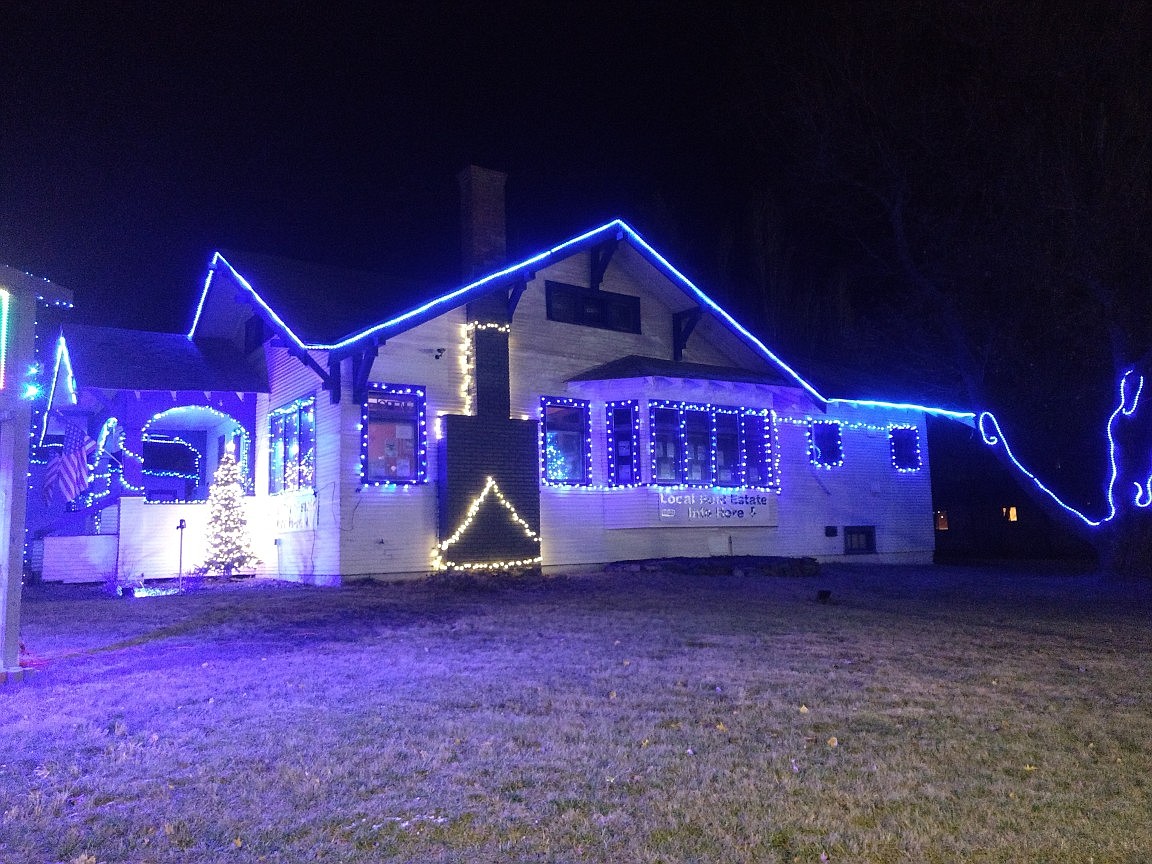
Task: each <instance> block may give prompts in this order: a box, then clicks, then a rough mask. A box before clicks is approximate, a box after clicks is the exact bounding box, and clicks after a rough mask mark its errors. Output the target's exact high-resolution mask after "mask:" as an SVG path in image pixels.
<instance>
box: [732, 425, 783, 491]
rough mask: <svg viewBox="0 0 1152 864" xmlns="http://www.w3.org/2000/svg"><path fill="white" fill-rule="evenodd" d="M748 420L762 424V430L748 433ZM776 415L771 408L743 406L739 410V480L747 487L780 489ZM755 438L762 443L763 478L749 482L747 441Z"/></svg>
mask: <svg viewBox="0 0 1152 864" xmlns="http://www.w3.org/2000/svg"><path fill="white" fill-rule="evenodd" d="M749 421H756V422H759V423H761V424H762V430H761V431H760V432H759V433H756V431H755V430H753V434H752V435H749V429H748V426H749ZM776 429H777V424H776V417H775V415H774V414H773V413H772V411H771V410H768V409H760V410H757V409H755V408H745V409H743V410H742V411H741V412H740V460H741V461H740V482H741V484H742V485H743V486H745V487H747V488H749V489H769V490H772V491H775V492H779V491H780V446H779V443H778V442H777V439H776ZM751 438H756V439H757V440H759V441H761V442H762V444H763V453H764V461H763V466H764V472H763V473H764V479H763V480H762V481H761V482H751V481H749V479H748V466H749V464H750V460H749V458H748V441H749V440H750V439H751Z"/></svg>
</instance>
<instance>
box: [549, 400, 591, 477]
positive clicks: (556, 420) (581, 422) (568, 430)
mask: <svg viewBox="0 0 1152 864" xmlns="http://www.w3.org/2000/svg"><path fill="white" fill-rule="evenodd" d="M540 476H541V478H542V479H543V481H544V483H545V484H554V485H561V486H587V485H588V482H589V480H590V479H591V476H592V425H591V417H590V413H589V403H588V402H587V401H585V400H583V399H568V398H565V397H560V396H545V397H543V398H542V399H541V400H540Z"/></svg>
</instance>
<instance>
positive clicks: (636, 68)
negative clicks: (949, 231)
mask: <svg viewBox="0 0 1152 864" xmlns="http://www.w3.org/2000/svg"><path fill="white" fill-rule="evenodd" d="M189 5H200V4H189ZM489 5H491V6H492V9H488V8H486V7H488V6H489ZM69 6H71V7H76V8H71V9H69ZM80 7H83V10H82V11H77V10H79V9H80ZM101 7H103V8H101ZM112 8H115V9H116V10H117V11H116V12H114V13H113V12H110V11H109V10H110V9H112ZM225 8H226V11H224V10H225ZM62 9H68V11H59V10H62ZM0 17H2V19H3V27H4V31H5V34H6V38H5V42H6V45H7V48H6V51H5V56H4V57H3V59H2V61H0V62H2V63H3V68H4V80H3V85H2V86H3V104H4V106H5V107H4V111H3V116H2V119H0V123H2V124H3V136H2V139H0V140H2V143H0V148H2V149H0V183H2V188H0V260H3V261H5V262H6V263H9V264H10V265H12V266H15V267H19V268H21V269H25V270H28V271H31V272H33V273H35V274H37V275H41V276H46V277H48V278H51V279H52V280H53V281H55V282H57V283H59V284H61V285H63V286H65V287H68V288H71V289H73V290H74V291H75V292H76V295H77V306H78V310H79V313H80V314H81V315H83V316H84V317H85V318H91V319H98V320H100V321H102V322H107V323H116V324H122V325H127V326H144V327H149V328H173V329H180V328H182V327H184V326H185V325H186V323H187V318H188V316H189V315H190V313H191V309H190V306H189V304H190V303H191V298H192V296H193V294H194V292H195V291H196V289H197V287H198V285H199V282H200V280H201V278H202V273H203V270H204V266H205V263H206V261H207V258H208V256H209V254H210V252H211V251H212V250H213V249H215V248H220V247H223V248H238V249H244V250H248V251H256V252H265V253H272V254H278V255H283V256H286V257H292V258H298V259H302V260H308V261H315V262H320V263H332V264H340V265H343V266H351V267H355V268H367V269H371V270H379V271H381V272H384V273H388V274H390V275H392V276H393V277H395V279H396V281H397V282H398V283H400V284H405V283H407V282H409V281H410V280H417V281H419V282H422V283H426V284H428V286H429V287H430V288H435V287H438V286H440V285H441V284H443V285H445V286H447V285H448V284H450V283H451V282H452V281H453V280H454V279H455V278H456V276H457V273H458V269H459V240H458V206H459V205H458V196H457V188H456V179H455V177H456V174H457V172H458V171H459V170H460V169H461V168H462V167H463V166H464V165H466V164H468V163H470V162H472V163H476V164H481V165H485V166H489V167H494V168H498V169H501V170H504V171H506V172H508V173H509V175H510V181H509V186H508V197H509V203H508V209H509V217H510V223H511V224H510V238H509V239H510V245H511V247H512V249H511V251H512V252H513V253H521V252H530V251H534V250H535V248H537V247H538V246H539V245H541V244H546V243H551V242H554V241H556V240H559V239H563V238H564V237H566V236H568V235H570V234H572V233H574V232H576V231H579V230H582V229H584V228H586V227H591V226H592V225H594V224H599V222H600V221H601V220H604V219H608V218H613V217H616V216H620V217H622V218H625V219H626V220H628V221H629V222H631V223H632V224H634V226H635V227H636V228H637V229H638V230H640V231H641V232H642V233H646V234H651V235H652V236H651V238H650V239H652V240H653V242H656V243H657V244H658V245H662V247H664V248H667V251H668V252H669V253H670V254H671V255H672V257H673V258H674V259H681V260H682V259H683V258H684V256H685V255H689V254H691V250H689V249H687V248H683V247H686V246H696V245H702V244H703V243H704V242H707V241H704V240H703V239H701V240H700V241H693V243H692V244H688V243H682V242H681V237H682V236H693V234H694V227H695V226H699V225H705V224H709V223H716V222H717V220H718V218H719V215H718V214H721V213H722V211H723V210H724V209H725V208H730V207H733V206H736V205H735V204H734V203H733V199H732V194H733V189H734V187H735V186H736V185H737V183H736V182H735V181H736V179H737V177H738V173H739V172H736V171H733V170H732V163H733V161H734V159H735V156H736V151H737V150H738V149H739V142H738V140H737V139H738V137H739V136H738V135H737V134H736V130H734V129H733V128H732V127H733V124H734V122H736V118H734V117H733V115H732V113H731V110H732V109H733V108H734V107H735V106H734V105H732V104H730V103H728V102H726V100H725V94H726V92H727V91H729V90H730V89H731V88H733V87H736V86H738V82H737V81H736V80H735V77H736V76H734V75H730V74H729V70H728V69H726V61H725V55H726V52H727V49H726V47H725V43H726V42H727V40H728V38H729V35H730V34H731V32H732V31H733V29H734V27H735V26H736V24H737V23H738V22H737V21H736V19H735V18H734V17H732V15H728V16H723V15H722V16H719V17H717V18H715V19H709V18H707V17H702V16H700V15H698V14H696V13H694V12H690V11H680V12H677V11H676V9H675V8H669V7H668V6H667V5H665V4H628V3H624V4H602V5H601V4H595V3H592V4H573V5H571V6H568V5H567V4H564V5H560V6H558V7H557V8H551V6H550V4H508V3H496V4H446V5H440V4H436V3H426V2H419V3H385V4H375V3H372V4H363V5H357V4H347V3H324V4H320V3H292V2H287V3H278V4H260V3H257V4H238V5H236V6H232V5H230V6H228V7H221V8H220V10H219V11H217V12H214V13H204V12H202V11H196V12H195V13H192V12H187V11H172V10H171V9H170V8H169V6H168V4H155V3H138V4H134V3H131V2H129V3H116V4H100V3H96V4H79V3H76V4H53V3H19V4H6V8H5V10H4V12H3V13H0ZM710 26H711V27H713V28H714V29H715V30H717V31H719V32H717V33H714V34H713V33H710V32H709V27H710ZM677 234H679V235H680V236H677ZM670 246H671V247H672V248H668V247H670ZM677 247H679V248H677ZM678 253H679V254H678Z"/></svg>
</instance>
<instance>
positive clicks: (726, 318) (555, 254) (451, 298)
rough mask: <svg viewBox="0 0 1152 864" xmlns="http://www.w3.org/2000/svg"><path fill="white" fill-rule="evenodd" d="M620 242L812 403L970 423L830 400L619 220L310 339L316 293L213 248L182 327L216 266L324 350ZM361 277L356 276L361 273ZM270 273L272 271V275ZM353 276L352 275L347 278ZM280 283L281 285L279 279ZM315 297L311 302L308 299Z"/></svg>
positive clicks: (289, 329) (318, 308)
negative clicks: (283, 296)
mask: <svg viewBox="0 0 1152 864" xmlns="http://www.w3.org/2000/svg"><path fill="white" fill-rule="evenodd" d="M612 239H615V240H623V241H627V242H628V243H629V244H630V245H631V246H632V247H633V248H634V249H636V250H637V251H638V252H639V253H640V254H642V255H643V256H644V257H645V258H647V259H648V261H649V262H650V263H651V264H652V265H653V266H654V267H655V269H656V270H657V271H659V272H660V273H662V274H663V275H664V276H666V277H667V278H668V279H669V280H670V281H671V282H672V283H673V284H675V285H676V286H677V287H679V288H680V290H682V291H683V292H684V293H685V294H686V295H687V296H688V297H689V298H690V299H691V300H692V301H694V302H695V303H696V304H697V305H698V306H699V307H700V308H701V309H702V310H704V311H705V312H706V313H707V314H709V315H711V316H713V317H714V318H715V319H717V320H718V321H719V322H721V323H722V324H723V325H724V326H725V327H727V328H728V329H729V330H730V331H731V332H732V333H734V334H736V335H737V336H738V337H739V338H740V339H741V340H742V341H744V343H745V344H747V345H748V346H749V347H750V348H752V349H753V350H754V351H755V352H756V353H758V354H759V355H760V356H762V357H763V358H764V359H765V360H767V361H768V363H769V364H770V365H771V366H772V367H773V368H775V369H776V370H777V372H778V373H779V375H780V378H781V381H782V382H784V383H786V384H787V385H788V386H794V387H799V388H800V389H802V390H804V391H805V392H806V393H807V394H808V395H809V396H810V397H811V398H812V399H814V400H815V401H816V402H817V403H818V404H821V405H828V404H830V403H834V402H838V403H846V404H851V405H857V406H861V407H878V408H895V409H908V410H915V411H925V412H928V413H934V414H940V415H943V416H948V417H952V418H954V419H957V420H962V421H964V422H968V423H971V422H973V419H974V415H973V414H971V413H969V412H960V411H952V410H948V409H942V408H931V407H927V406H922V405H911V404H904V403H892V402H884V401H875V400H843V399H829V398H828V397H826V396H824V395H823V394H822V393H820V392H819V391H818V390H817V389H816V388H815V387H814V386H813V385H812V384H811V383H810V382H809V381H807V380H806V379H805V378H804V377H802V376H801V375H800V373H799V372H797V371H796V370H795V369H793V368H792V367H791V366H790V365H788V364H787V363H786V362H785V361H784V360H783V359H782V358H780V357H779V356H778V355H776V354H775V353H774V352H773V351H772V350H771V349H770V348H768V346H767V345H765V344H764V343H763V342H761V341H760V340H759V339H758V338H757V337H756V336H755V335H753V334H752V333H751V332H750V331H749V330H748V329H747V328H745V327H744V326H743V325H741V324H740V323H739V322H738V321H737V320H736V319H735V318H733V317H732V316H731V315H729V314H728V312H727V311H725V310H724V309H723V308H721V307H720V306H719V305H718V304H717V303H716V302H715V301H714V300H713V299H712V298H711V297H709V296H708V295H707V294H705V293H704V292H703V291H702V290H701V289H700V288H698V287H697V286H696V285H695V284H694V283H693V282H692V281H691V280H690V279H689V278H688V277H687V276H685V275H684V274H683V273H681V272H680V271H679V270H677V269H676V268H675V267H674V266H673V265H672V264H671V263H670V262H669V261H668V260H667V259H666V258H665V257H664V256H663V255H661V254H660V253H659V252H657V251H656V250H655V249H654V248H652V247H651V246H650V245H648V243H647V242H646V241H645V240H644V238H642V237H641V236H640V235H639V234H637V233H636V232H635V231H634V230H632V228H631V227H629V226H628V225H627V224H626V223H625V222H623V221H621V220H619V219H614V220H613V221H611V222H607V223H605V224H603V225H601V226H599V227H598V228H593V229H592V230H590V231H586V232H584V233H583V234H579V235H577V236H575V237H572V238H570V239H568V240H565V241H564V242H563V243H560V244H558V245H556V246H553V247H552V248H550V249H546V250H544V251H542V252H539V253H537V254H535V255H531V256H529V257H527V258H524V259H522V260H520V261H516V262H514V263H512V264H509V265H508V266H506V267H503V268H501V269H499V270H496V271H495V272H492V273H489V274H487V275H486V276H483V277H481V278H479V279H476V280H475V281H473V282H469V283H467V284H465V285H461V286H459V287H457V288H455V289H453V290H451V291H448V292H446V293H443V294H440V295H438V296H435V297H432V298H431V299H429V300H427V301H425V302H422V303H418V304H415V305H411V306H409V307H407V308H406V309H405V310H404V311H402V312H399V313H397V314H392V315H382V316H381V317H379V318H376V319H373V318H371V317H369V315H367V314H365V319H366V320H368V321H373V320H375V323H370V324H368V325H367V326H363V327H361V328H360V329H354V328H353V329H349V330H347V331H345V334H344V335H343V336H341V337H337V338H323V339H316V338H311V337H310V334H311V333H313V332H318V331H314V330H313V326H312V324H311V323H305V322H311V321H312V319H313V318H315V317H316V316H321V317H323V316H324V315H325V314H326V313H325V312H324V310H323V306H324V303H323V297H314V294H315V291H314V290H313V291H306V292H304V294H303V295H302V296H305V297H308V298H309V302H306V303H304V304H300V303H299V301H298V300H294V301H288V302H286V303H285V305H276V304H277V302H278V301H276V300H275V299H274V297H275V296H278V295H279V293H280V292H279V291H278V290H277V289H275V288H273V287H272V286H271V284H269V285H265V284H264V283H262V282H261V278H265V277H266V276H270V275H271V274H270V273H269V272H268V271H267V270H260V269H259V265H258V269H257V270H253V271H252V272H251V273H246V272H245V271H244V270H243V269H241V267H240V266H239V265H237V263H236V262H234V261H231V260H230V259H228V258H227V256H226V255H224V254H223V253H220V252H217V253H216V255H215V256H214V257H213V259H212V263H211V265H210V267H209V273H208V277H207V278H206V279H205V283H204V291H203V292H202V294H201V296H200V302H199V304H198V306H197V309H196V313H195V316H194V318H193V322H192V328H191V330H190V331H189V334H188V335H189V337H190V338H191V337H193V336H195V335H196V328H197V325H198V323H199V321H200V315H201V312H203V310H204V304H205V301H206V299H207V296H208V293H209V291H210V290H211V287H212V282H213V278H212V277H213V275H214V274H215V273H216V272H217V271H218V270H227V271H230V272H231V274H232V275H233V277H234V278H235V280H236V282H237V283H238V284H239V285H240V286H242V288H243V289H245V290H246V291H247V292H249V294H250V300H251V301H252V302H254V303H255V305H257V306H258V307H260V308H262V309H263V310H264V311H265V312H266V313H267V315H268V317H269V319H270V320H271V322H272V323H273V325H274V326H275V327H276V328H277V329H278V330H279V331H280V333H281V335H282V336H283V338H285V339H286V340H287V341H288V342H290V343H292V345H291V347H293V348H295V349H296V350H297V351H300V352H304V351H310V350H315V351H329V352H342V351H351V350H353V349H354V347H355V346H356V345H357V343H365V342H370V341H373V340H385V339H388V338H389V337H391V336H395V335H397V334H399V333H403V332H404V331H406V330H409V329H411V328H412V327H415V326H417V325H419V324H421V323H423V322H425V321H428V320H430V319H432V318H435V317H436V316H438V315H441V314H443V313H444V312H447V311H449V310H451V309H455V308H457V307H459V306H462V305H464V304H465V303H468V302H470V301H472V300H475V299H476V298H478V297H480V296H482V295H483V294H485V293H487V292H489V291H492V290H495V289H497V288H504V287H507V286H508V284H509V283H510V282H512V281H514V280H517V279H527V278H531V277H532V275H533V274H535V272H536V271H537V270H540V269H543V268H544V267H547V266H549V265H551V264H554V263H556V262H558V261H560V260H562V259H564V258H567V257H569V256H571V255H573V254H575V253H576V252H579V251H581V250H582V249H587V248H589V247H592V246H595V245H597V244H599V243H602V242H604V241H605V240H612ZM257 272H260V273H261V276H260V277H257V276H256V275H254V274H255V273H257ZM361 275H362V274H361ZM272 278H274V277H272ZM353 278H355V277H353ZM293 281H294V283H295V284H297V285H299V284H300V283H299V277H296V278H295V279H294V280H293ZM285 284H287V283H285ZM379 285H380V283H378V282H375V281H370V287H371V288H372V290H373V296H378V295H380V293H381V292H380V291H379ZM313 299H314V300H315V305H313V303H312V300H313ZM365 299H366V305H367V307H369V308H370V307H371V304H372V301H370V300H368V299H367V298H365ZM329 325H330V326H329V327H328V328H326V329H329V330H330V329H331V326H335V322H329Z"/></svg>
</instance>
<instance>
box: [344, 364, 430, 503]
mask: <svg viewBox="0 0 1152 864" xmlns="http://www.w3.org/2000/svg"><path fill="white" fill-rule="evenodd" d="M373 396H381V397H389V396H391V397H394V398H395V399H396V400H397V401H400V400H405V401H411V403H412V412H411V415H410V416H404V417H400V418H384V419H380V418H376V419H375V420H374V418H373V417H372V410H371V409H372V404H373V402H372V397H373ZM397 413H400V412H397ZM374 422H376V423H395V424H399V423H411V424H412V453H411V454H410V456H409V460H410V462H411V465H412V471H411V474H410V475H409V476H406V477H376V476H374V475H373V474H372V473H371V471H372V469H371V467H370V462H369V451H370V450H371V447H372V441H371V439H372V426H373V423H374ZM397 458H399V453H397ZM427 481H428V402H427V394H426V393H425V390H424V388H423V387H420V386H417V385H413V384H386V383H381V382H377V381H369V382H368V388H367V392H366V393H365V395H364V402H363V403H362V404H361V406H360V484H361V485H362V486H414V485H418V484H421V483H426V482H427Z"/></svg>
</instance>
